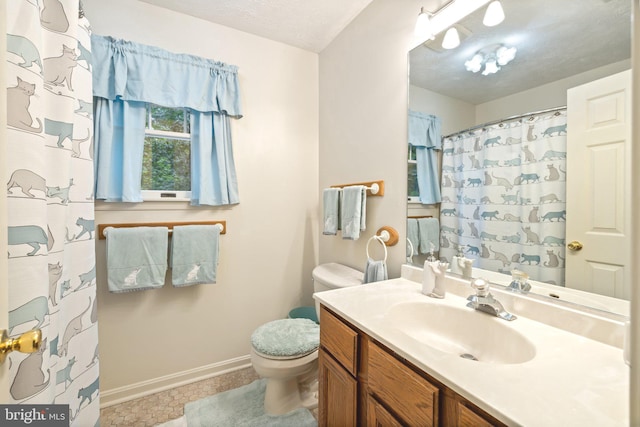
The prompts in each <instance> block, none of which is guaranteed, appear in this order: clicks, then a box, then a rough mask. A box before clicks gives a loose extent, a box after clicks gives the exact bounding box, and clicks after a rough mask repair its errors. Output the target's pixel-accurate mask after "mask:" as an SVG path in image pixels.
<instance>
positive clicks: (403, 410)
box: [318, 306, 504, 427]
mask: <svg viewBox="0 0 640 427" xmlns="http://www.w3.org/2000/svg"><path fill="white" fill-rule="evenodd" d="M318 420H319V426H330V427H351V426H368V427H369V426H376V427H395V426H421V427H424V426H444V427H449V426H452V427H453V426H460V427H485V426H486V427H488V426H504V424H502V423H501V422H499V421H498V420H496V419H495V418H494V417H492V416H491V415H489V414H487V413H486V412H484V411H482V410H481V409H479V408H478V407H476V406H475V405H473V404H472V403H471V402H469V401H467V400H466V399H464V398H463V397H462V396H460V395H458V394H457V393H455V392H454V391H452V390H451V389H449V388H448V387H446V386H445V385H443V384H441V383H439V382H438V381H436V380H434V379H433V378H431V377H430V376H429V375H427V374H425V373H424V372H422V371H421V370H420V369H418V368H417V367H415V366H413V365H412V364H411V363H409V362H408V361H406V360H404V359H403V358H402V357H400V356H399V355H397V354H395V353H394V352H393V351H391V350H390V349H388V348H386V347H384V346H383V345H381V344H379V343H377V342H376V341H375V340H373V339H372V338H370V337H369V336H367V335H366V334H365V333H363V332H361V331H358V330H357V328H355V327H353V326H352V325H350V324H349V323H348V322H346V321H344V320H343V319H341V318H340V317H339V316H337V315H336V314H334V313H332V312H331V311H330V310H328V309H327V308H326V307H324V306H322V307H321V310H320V356H319V399H318Z"/></svg>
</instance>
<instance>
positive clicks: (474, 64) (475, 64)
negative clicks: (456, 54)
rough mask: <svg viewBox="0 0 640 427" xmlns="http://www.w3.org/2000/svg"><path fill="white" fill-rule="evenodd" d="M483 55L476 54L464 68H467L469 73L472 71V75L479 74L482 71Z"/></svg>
mask: <svg viewBox="0 0 640 427" xmlns="http://www.w3.org/2000/svg"><path fill="white" fill-rule="evenodd" d="M482 59H483V58H482V55H480V54H479V53H476V54H475V55H473V58H471V59H468V60H467V61H466V62H465V63H464V66H465V67H466V68H467V71H471V72H472V73H477V72H478V71H480V70H481V69H482Z"/></svg>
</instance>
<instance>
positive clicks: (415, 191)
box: [407, 144, 420, 203]
mask: <svg viewBox="0 0 640 427" xmlns="http://www.w3.org/2000/svg"><path fill="white" fill-rule="evenodd" d="M408 153H409V154H408V157H407V161H408V165H407V199H408V201H409V203H420V189H419V188H418V161H417V160H416V147H414V146H413V145H411V144H409V151H408Z"/></svg>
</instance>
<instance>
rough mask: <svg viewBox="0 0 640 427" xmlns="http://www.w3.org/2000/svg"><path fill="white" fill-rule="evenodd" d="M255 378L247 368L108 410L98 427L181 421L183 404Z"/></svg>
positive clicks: (139, 426) (149, 426) (137, 426)
mask: <svg viewBox="0 0 640 427" xmlns="http://www.w3.org/2000/svg"><path fill="white" fill-rule="evenodd" d="M258 378H259V377H258V374H256V372H255V371H254V370H253V368H251V367H249V368H245V369H241V370H238V371H235V372H231V373H228V374H224V375H220V376H217V377H213V378H210V379H208V380H203V381H198V382H196V383H192V384H187V385H184V386H181V387H176V388H173V389H170V390H166V391H163V392H160V393H155V394H152V395H149V396H146V397H141V398H139V399H135V400H131V401H129V402H124V403H121V404H118V405H114V406H109V407H107V408H103V409H101V410H100V426H101V427H152V426H155V425H157V424H161V423H165V422H167V421H169V420H173V419H176V418H180V417H182V415H184V405H185V403H187V402H192V401H194V400H198V399H202V398H203V397H207V396H211V395H212V394H216V393H220V392H223V391H227V390H231V389H234V388H237V387H240V386H243V385H246V384H250V383H251V382H253V381H255V380H257V379H258Z"/></svg>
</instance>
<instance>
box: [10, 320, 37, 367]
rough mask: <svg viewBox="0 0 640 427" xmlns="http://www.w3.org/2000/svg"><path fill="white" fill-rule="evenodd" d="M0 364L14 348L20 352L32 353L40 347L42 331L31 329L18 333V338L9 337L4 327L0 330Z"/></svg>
mask: <svg viewBox="0 0 640 427" xmlns="http://www.w3.org/2000/svg"><path fill="white" fill-rule="evenodd" d="M0 331H1V332H0V334H1V335H2V338H1V339H0V365H1V364H3V363H4V361H5V359H6V358H7V354H8V353H11V352H12V351H14V350H17V351H19V352H21V353H34V352H36V351H38V349H39V348H40V343H41V342H42V331H41V330H40V329H33V330H31V331H27V332H25V333H24V334H22V335H20V336H19V337H18V338H15V339H14V338H9V336H8V335H7V331H6V330H5V329H2V330H0Z"/></svg>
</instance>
